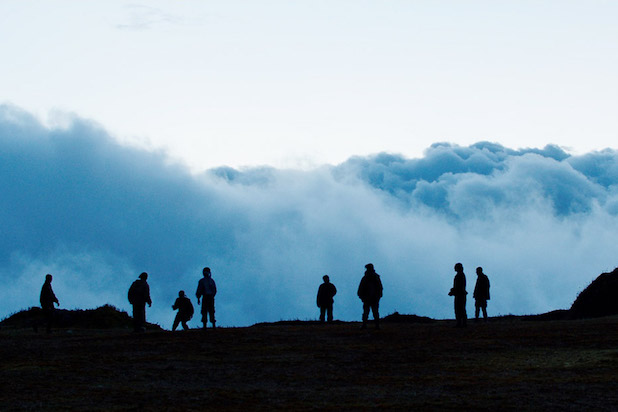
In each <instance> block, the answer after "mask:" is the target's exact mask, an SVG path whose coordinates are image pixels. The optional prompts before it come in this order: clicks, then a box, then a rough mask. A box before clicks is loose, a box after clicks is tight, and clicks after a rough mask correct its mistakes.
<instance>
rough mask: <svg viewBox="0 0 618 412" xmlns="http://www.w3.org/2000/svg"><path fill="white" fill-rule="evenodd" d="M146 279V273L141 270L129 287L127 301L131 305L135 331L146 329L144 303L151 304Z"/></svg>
mask: <svg viewBox="0 0 618 412" xmlns="http://www.w3.org/2000/svg"><path fill="white" fill-rule="evenodd" d="M146 279H148V273H146V272H143V273H142V274H140V275H139V279H137V280H136V281H135V282H133V283H132V284H131V287H130V288H129V303H130V304H131V305H133V330H134V331H135V332H144V331H145V330H146V327H145V325H146V303H148V306H152V300H150V286H148V282H147V281H146Z"/></svg>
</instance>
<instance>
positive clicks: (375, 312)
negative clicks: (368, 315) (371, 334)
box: [371, 302, 380, 329]
mask: <svg viewBox="0 0 618 412" xmlns="http://www.w3.org/2000/svg"><path fill="white" fill-rule="evenodd" d="M379 306H380V304H379V303H377V302H376V303H374V304H373V305H371V312H372V313H373V320H374V322H375V324H376V329H380V312H379V310H378V309H379Z"/></svg>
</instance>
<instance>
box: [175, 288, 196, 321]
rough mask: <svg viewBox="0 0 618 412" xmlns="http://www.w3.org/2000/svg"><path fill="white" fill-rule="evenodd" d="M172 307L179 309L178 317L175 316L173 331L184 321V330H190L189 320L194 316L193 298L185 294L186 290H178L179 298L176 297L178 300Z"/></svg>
mask: <svg viewBox="0 0 618 412" xmlns="http://www.w3.org/2000/svg"><path fill="white" fill-rule="evenodd" d="M172 309H174V310H178V313H176V318H174V325H173V326H172V331H175V330H176V328H177V327H178V324H179V323H182V328H183V329H184V330H188V329H189V326H188V325H187V322H188V321H190V320H191V318H192V317H193V303H191V299H189V298H188V297H186V296H185V291H184V290H181V291H180V292H178V299H176V302H174V304H173V305H172Z"/></svg>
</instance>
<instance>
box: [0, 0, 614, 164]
mask: <svg viewBox="0 0 618 412" xmlns="http://www.w3.org/2000/svg"><path fill="white" fill-rule="evenodd" d="M616 21H618V2H617V1H602V0H592V1H591V0H586V1H583V0H582V1H567V0H556V1H542V0H535V1H524V0H518V1H496V0H491V1H460V0H453V1H436V0H427V1H412V0H409V1H397V0H392V1H359V0H354V1H333V0H330V1H318V0H311V1H292V0H288V1H234V0H232V1H230V0H225V1H192V0H191V1H190V0H186V1H149V2H144V3H139V2H136V1H77V0H74V1H59V0H53V1H48V0H45V1H29V0H2V1H1V2H0V62H1V64H0V103H9V104H13V105H16V106H18V107H20V108H22V109H25V110H27V111H29V112H31V113H34V114H35V115H36V116H38V117H39V118H41V119H43V120H44V121H45V122H47V123H49V124H52V125H62V124H63V122H64V120H63V119H66V116H67V115H69V116H71V115H77V116H79V117H83V118H87V119H91V120H93V121H95V122H97V123H98V124H100V125H101V126H102V127H103V128H105V129H106V130H107V131H109V132H110V133H111V134H112V135H113V136H115V138H117V139H119V140H120V141H123V142H131V143H133V144H138V145H146V146H147V147H150V148H153V149H165V150H167V151H168V152H169V154H170V156H172V157H173V158H175V159H179V160H181V161H183V162H185V163H186V164H187V165H188V166H190V167H191V169H193V170H196V171H199V170H203V169H206V168H210V167H216V166H221V165H230V166H234V167H239V166H243V165H262V164H268V165H273V166H276V167H301V168H306V167H311V166H314V165H319V164H323V163H332V164H336V163H339V162H342V161H344V160H346V159H347V158H348V157H350V156H353V155H366V154H370V153H376V152H382V151H386V152H394V153H401V154H403V155H405V156H409V157H419V156H421V155H422V153H423V151H424V150H425V149H426V148H427V147H428V146H430V145H431V144H432V143H435V142H439V141H448V142H452V143H456V144H461V145H468V144H471V143H474V142H477V141H481V140H488V141H492V142H498V143H501V144H503V145H505V146H507V147H511V148H521V147H543V146H545V145H546V144H549V143H553V144H557V145H560V146H562V147H565V148H568V149H569V150H571V151H573V152H574V153H584V152H588V151H591V150H598V149H603V148H605V147H614V148H615V147H616V143H615V142H616V141H617V140H616V138H617V137H618V116H617V113H618V78H617V76H616V73H618V24H616Z"/></svg>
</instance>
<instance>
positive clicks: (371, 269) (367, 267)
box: [365, 263, 375, 272]
mask: <svg viewBox="0 0 618 412" xmlns="http://www.w3.org/2000/svg"><path fill="white" fill-rule="evenodd" d="M365 269H367V272H374V271H375V269H374V268H373V263H367V264H366V265H365Z"/></svg>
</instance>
